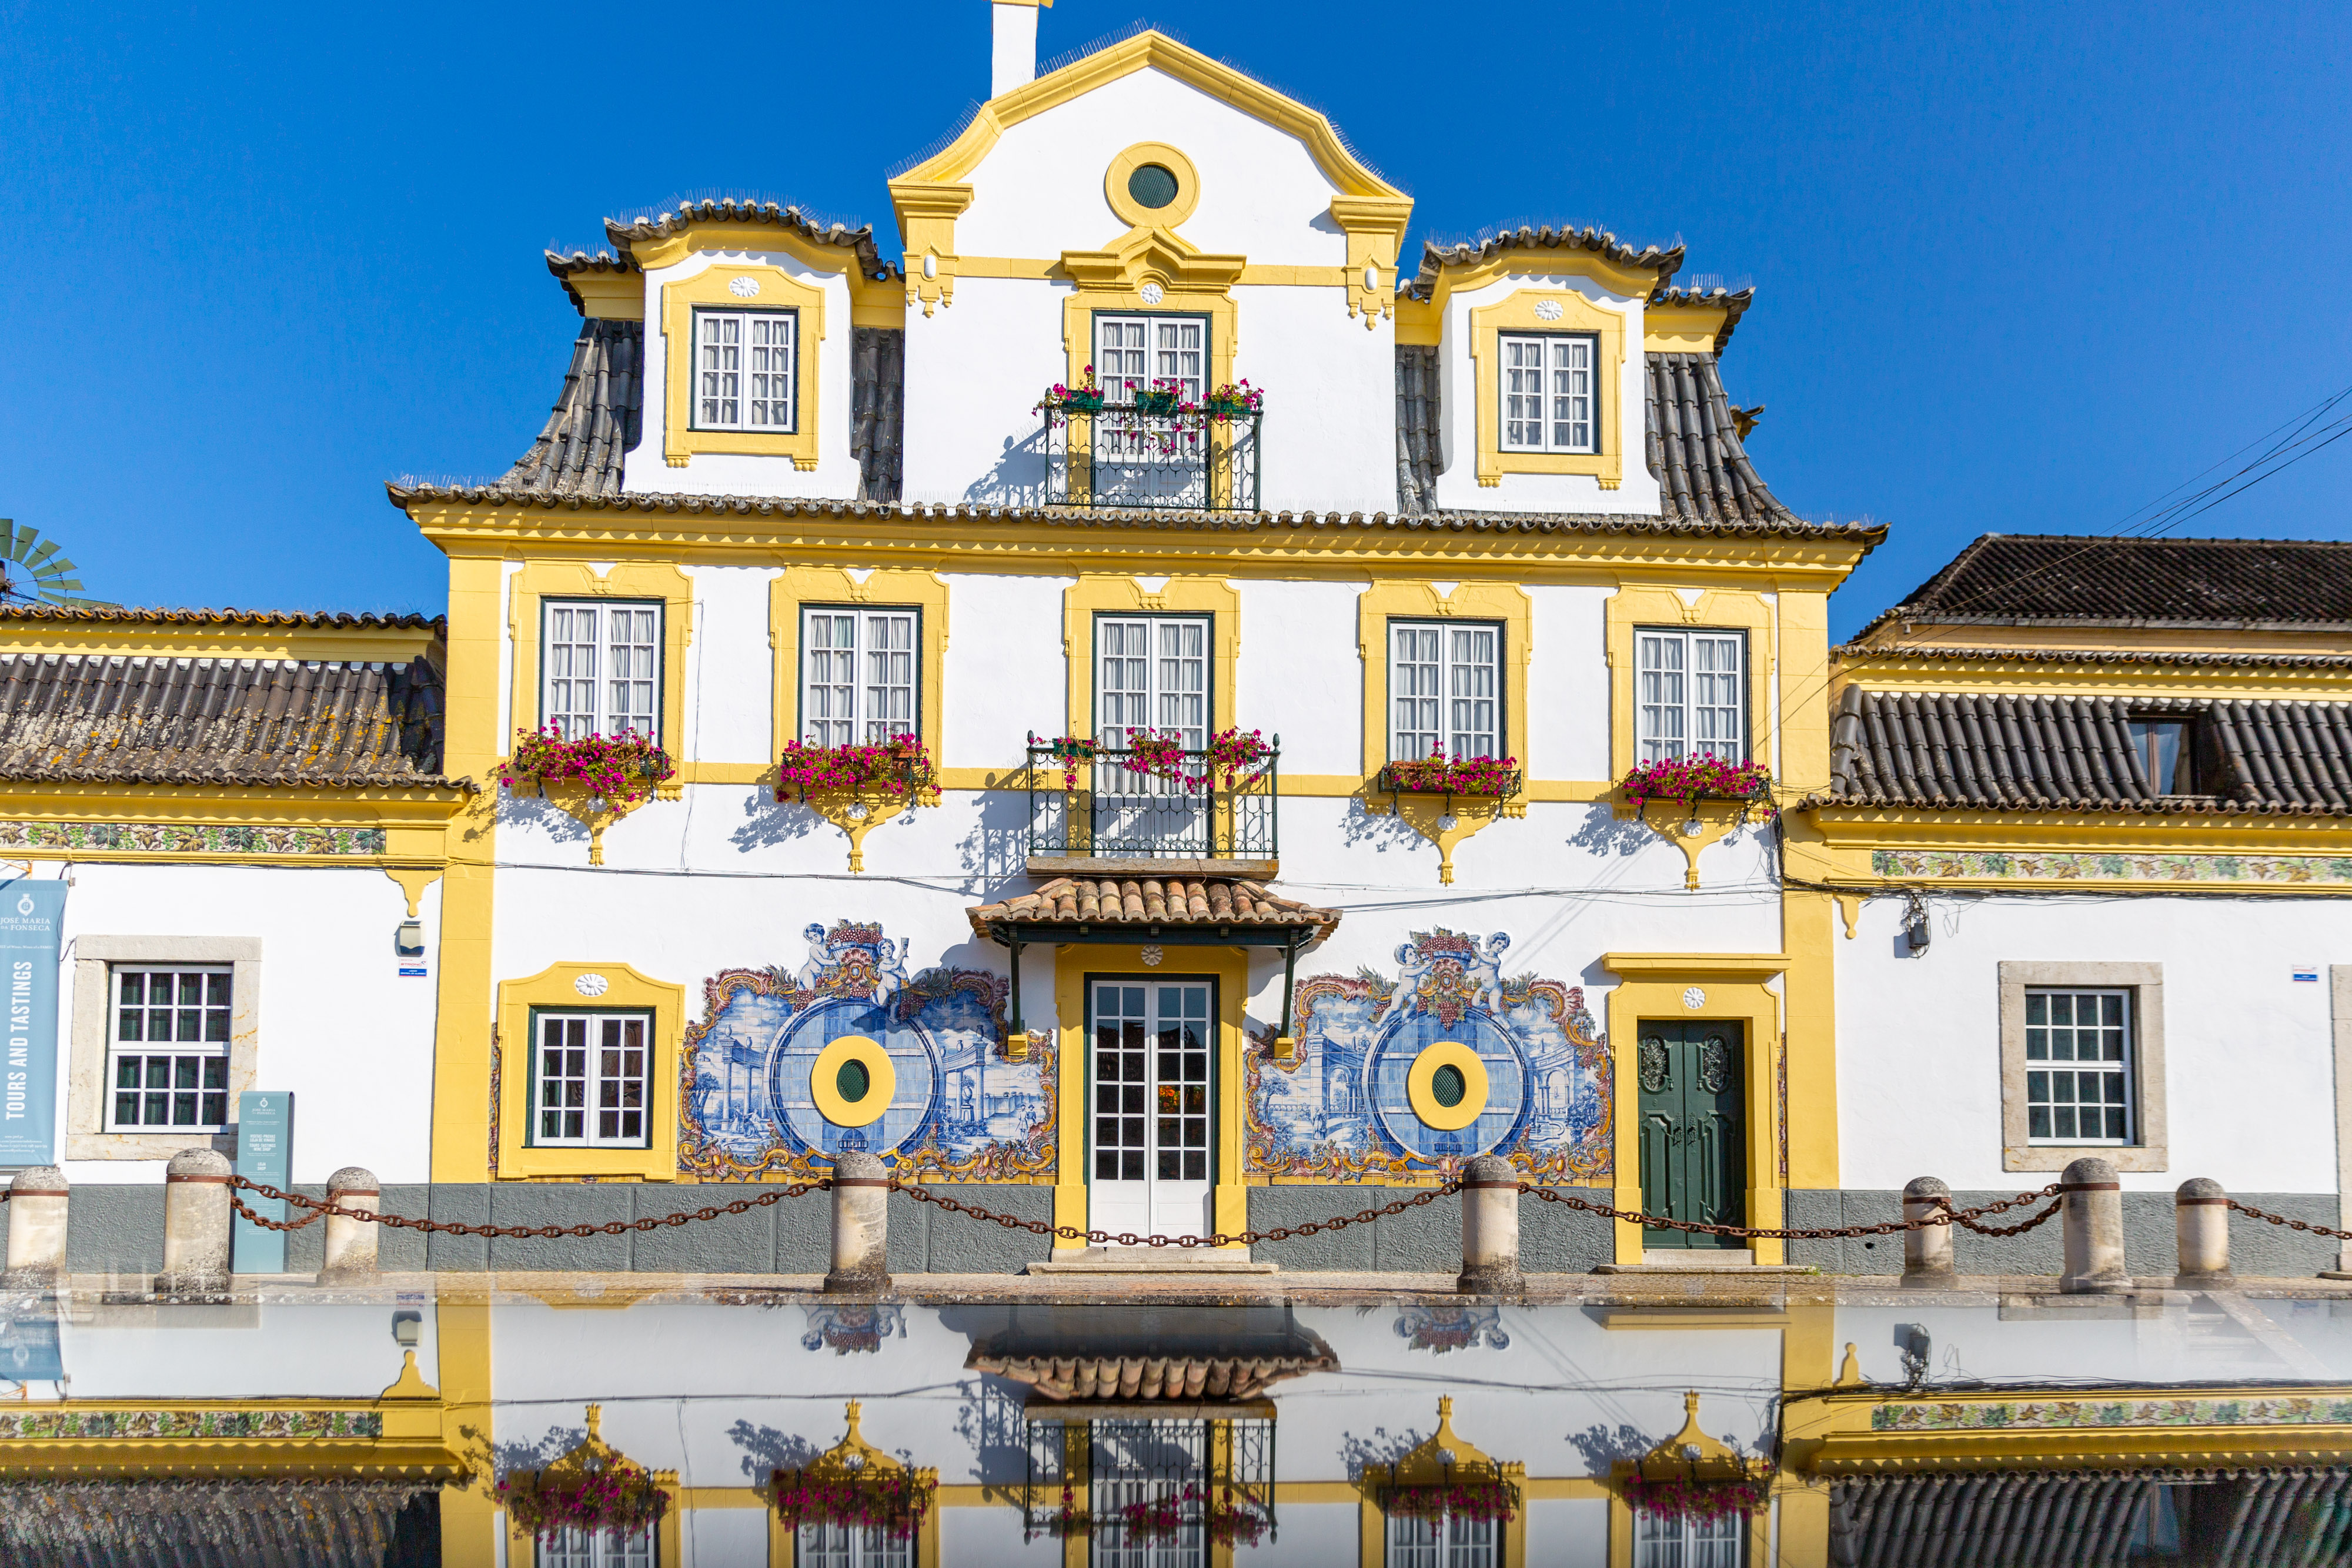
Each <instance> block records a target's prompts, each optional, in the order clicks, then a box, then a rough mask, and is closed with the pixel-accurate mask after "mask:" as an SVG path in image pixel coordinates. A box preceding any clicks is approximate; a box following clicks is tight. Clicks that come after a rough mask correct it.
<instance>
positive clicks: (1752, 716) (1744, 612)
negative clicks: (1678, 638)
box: [1604, 583, 1822, 779]
mask: <svg viewBox="0 0 2352 1568" xmlns="http://www.w3.org/2000/svg"><path fill="white" fill-rule="evenodd" d="M1684 592H1687V591H1675V590H1674V589H1672V588H1666V587H1662V586H1653V585H1648V584H1633V583H1629V584H1626V585H1624V586H1622V587H1621V588H1619V589H1618V591H1616V592H1615V593H1614V594H1612V595H1611V596H1610V599H1609V601H1608V604H1607V607H1606V610H1605V612H1604V613H1605V616H1606V621H1607V636H1608V645H1609V770H1610V776H1611V777H1612V778H1613V779H1622V778H1623V777H1625V775H1626V774H1628V773H1630V772H1632V771H1633V761H1634V727H1633V718H1634V702H1635V698H1636V695H1637V694H1636V692H1635V689H1634V688H1635V682H1636V671H1635V668H1634V653H1635V649H1634V644H1633V634H1634V632H1635V630H1636V629H1637V628H1639V627H1643V626H1651V627H1667V628H1671V629H1675V630H1678V631H1689V632H1746V633H1747V634H1748V652H1747V660H1748V668H1747V670H1746V672H1745V674H1746V679H1747V695H1748V758H1749V759H1750V760H1751V761H1756V762H1761V763H1763V764H1765V765H1766V766H1768V767H1769V766H1771V763H1772V761H1773V757H1772V748H1773V745H1774V741H1775V738H1776V737H1775V735H1774V729H1773V713H1772V681H1773V678H1774V675H1775V673H1776V672H1777V671H1778V670H1779V668H1780V637H1779V634H1778V633H1779V625H1778V621H1777V618H1776V617H1775V615H1774V614H1773V606H1772V604H1771V603H1770V602H1769V601H1767V600H1765V599H1764V598H1763V597H1762V596H1760V595H1759V594H1756V593H1741V592H1736V591H1729V590H1724V589H1712V588H1710V589H1701V590H1698V591H1696V593H1693V594H1692V595H1691V597H1689V598H1687V599H1686V598H1685V597H1684ZM1821 701H1822V698H1821V695H1820V693H1819V691H1818V690H1817V691H1816V692H1815V694H1814V696H1813V702H1814V705H1815V706H1819V705H1820V703H1821ZM1778 771H1779V770H1778V769H1777V768H1776V769H1774V772H1775V775H1776V777H1777V775H1778Z"/></svg>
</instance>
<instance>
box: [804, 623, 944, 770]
mask: <svg viewBox="0 0 2352 1568" xmlns="http://www.w3.org/2000/svg"><path fill="white" fill-rule="evenodd" d="M921 635H922V615H921V612H919V611H915V610H858V609H847V608H844V607H842V606H839V605H826V604H811V605H806V606H803V608H802V610H801V735H802V737H803V739H805V740H808V741H811V742H813V743H814V744H815V745H818V746H847V745H850V744H852V743H856V744H859V745H869V746H870V745H872V744H874V743H876V742H877V741H884V740H888V739H890V738H891V737H894V736H900V735H910V734H912V733H914V731H915V727H916V724H915V715H916V712H917V709H916V706H915V701H916V692H915V678H916V674H915V673H916V668H917V662H916V658H915V650H916V649H917V647H918V646H919V645H920V639H921Z"/></svg>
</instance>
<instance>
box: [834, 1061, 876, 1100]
mask: <svg viewBox="0 0 2352 1568" xmlns="http://www.w3.org/2000/svg"><path fill="white" fill-rule="evenodd" d="M833 1086H834V1087H835V1089H837V1090H839V1091H840V1092H841V1097H842V1099H843V1100H844V1101H845V1102H846V1103H849V1104H852V1105H855V1104H856V1103H858V1102H859V1101H861V1100H863V1099H865V1098H866V1094H867V1092H869V1091H871V1090H872V1089H873V1087H874V1074H873V1073H872V1072H870V1071H867V1070H866V1063H864V1062H862V1061H858V1060H857V1059H856V1058H855V1057H852V1058H851V1059H850V1060H849V1061H845V1062H843V1063H842V1064H841V1071H839V1072H837V1073H835V1075H834V1080H833Z"/></svg>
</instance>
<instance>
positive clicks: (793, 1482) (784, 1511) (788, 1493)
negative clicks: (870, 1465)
mask: <svg viewBox="0 0 2352 1568" xmlns="http://www.w3.org/2000/svg"><path fill="white" fill-rule="evenodd" d="M772 1485H773V1492H774V1496H775V1500H776V1512H777V1513H778V1515H780V1516H781V1517H782V1520H783V1521H784V1524H785V1526H786V1527H787V1528H788V1529H793V1530H797V1529H799V1528H800V1527H801V1526H802V1525H803V1524H840V1525H847V1526H849V1527H851V1528H853V1529H861V1530H878V1531H882V1532H883V1533H884V1534H886V1535H887V1536H888V1537H889V1538H890V1539H891V1540H893V1541H910V1540H912V1539H914V1536H915V1532H916V1531H919V1530H920V1529H922V1527H923V1516H924V1515H925V1514H927V1513H929V1511H930V1509H931V1489H930V1488H929V1486H927V1485H925V1484H924V1483H923V1480H922V1479H921V1478H920V1477H919V1476H918V1475H916V1474H915V1472H914V1471H912V1470H909V1469H881V1468H878V1467H877V1468H874V1469H873V1470H872V1473H871V1474H868V1473H866V1472H865V1471H859V1472H857V1473H855V1474H839V1473H827V1472H824V1471H814V1472H812V1471H808V1470H778V1471H777V1472H776V1473H775V1477H774V1480H773V1483H772Z"/></svg>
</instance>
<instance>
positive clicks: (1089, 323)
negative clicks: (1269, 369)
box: [1061, 226, 1247, 387]
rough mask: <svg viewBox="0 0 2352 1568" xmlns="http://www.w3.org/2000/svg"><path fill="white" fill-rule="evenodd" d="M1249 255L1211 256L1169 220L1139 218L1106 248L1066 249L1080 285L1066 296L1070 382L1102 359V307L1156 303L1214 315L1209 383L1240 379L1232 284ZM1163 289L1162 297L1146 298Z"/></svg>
mask: <svg viewBox="0 0 2352 1568" xmlns="http://www.w3.org/2000/svg"><path fill="white" fill-rule="evenodd" d="M1246 265H1247V261H1246V258H1245V257H1243V256H1210V255H1207V254H1206V253H1204V252H1202V251H1200V250H1198V249H1195V248H1194V247H1193V246H1191V245H1189V244H1187V243H1186V242H1185V241H1184V240H1182V239H1181V238H1180V237H1178V236H1177V235H1175V234H1173V233H1171V232H1170V231H1169V230H1167V229H1165V228H1145V227H1141V226H1138V227H1136V228H1132V229H1129V231H1128V232H1127V233H1126V234H1124V235H1120V236H1119V237H1118V239H1116V240H1113V241H1112V242H1111V244H1110V246H1109V248H1108V249H1105V250H1094V251H1077V250H1069V251H1064V252H1063V253H1062V266H1061V270H1062V272H1063V273H1064V274H1065V275H1066V276H1067V277H1069V278H1070V279H1071V280H1072V281H1073V282H1075V283H1076V285H1077V287H1076V290H1075V291H1074V292H1073V293H1072V294H1071V295H1070V297H1069V298H1067V299H1066V300H1065V301H1063V304H1062V345H1063V349H1064V351H1065V352H1066V355H1067V358H1068V363H1069V375H1068V380H1069V383H1070V384H1071V385H1073V386H1075V385H1076V384H1077V382H1078V381H1079V380H1080V378H1081V377H1083V376H1084V375H1085V374H1086V369H1087V366H1088V365H1090V364H1092V363H1094V359H1095V315H1096V313H1097V311H1106V310H1118V311H1139V312H1140V311H1152V312H1158V313H1160V314H1161V315H1179V316H1181V315H1192V316H1206V317H1207V318H1208V319H1209V356H1208V384H1209V385H1210V386H1211V387H1218V386H1222V385H1223V384H1225V383H1226V382H1231V381H1232V380H1233V379H1234V344H1235V342H1236V340H1237V338H1238V334H1239V320H1238V316H1239V312H1238V308H1237V307H1236V306H1235V305H1234V298H1233V293H1232V290H1233V287H1234V284H1235V283H1237V282H1239V281H1240V279H1241V275H1242V269H1243V268H1244V266H1246ZM1147 289H1156V290H1157V291H1158V298H1156V299H1148V298H1145V292H1146V290H1147Z"/></svg>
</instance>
